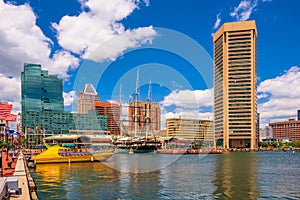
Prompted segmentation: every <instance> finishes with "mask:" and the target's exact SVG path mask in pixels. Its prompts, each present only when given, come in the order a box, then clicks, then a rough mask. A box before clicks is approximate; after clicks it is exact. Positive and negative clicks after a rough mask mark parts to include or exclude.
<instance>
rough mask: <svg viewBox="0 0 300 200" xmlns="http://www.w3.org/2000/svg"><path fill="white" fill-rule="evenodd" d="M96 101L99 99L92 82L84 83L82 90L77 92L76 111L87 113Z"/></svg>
mask: <svg viewBox="0 0 300 200" xmlns="http://www.w3.org/2000/svg"><path fill="white" fill-rule="evenodd" d="M96 101H100V100H99V97H98V93H97V92H96V90H95V88H94V86H93V85H92V84H85V86H84V88H83V91H82V92H80V93H79V100H78V104H77V107H78V108H77V112H78V113H80V114H87V113H88V111H89V110H91V109H93V105H94V103H95V102H96Z"/></svg>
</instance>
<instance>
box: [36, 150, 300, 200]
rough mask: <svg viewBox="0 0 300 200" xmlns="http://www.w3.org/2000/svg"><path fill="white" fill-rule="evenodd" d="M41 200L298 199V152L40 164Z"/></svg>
mask: <svg viewBox="0 0 300 200" xmlns="http://www.w3.org/2000/svg"><path fill="white" fill-rule="evenodd" d="M31 175H32V177H33V178H34V179H35V182H36V185H37V194H38V197H39V199H90V200H91V199H300V153H299V152H296V153H292V152H230V153H224V154H218V155H217V154H216V155H159V154H152V155H151V154H133V155H129V154H116V155H114V156H113V157H111V158H110V159H109V160H108V161H107V162H104V163H100V162H93V163H70V164H68V163H65V164H40V165H37V167H36V169H34V170H32V171H31Z"/></svg>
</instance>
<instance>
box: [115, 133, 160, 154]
mask: <svg viewBox="0 0 300 200" xmlns="http://www.w3.org/2000/svg"><path fill="white" fill-rule="evenodd" d="M114 145H115V146H116V147H117V151H116V153H155V152H156V150H158V149H160V148H161V146H162V144H161V142H160V141H158V140H157V139H156V138H155V137H150V138H145V137H143V138H129V137H127V138H124V139H119V140H116V141H115V142H114Z"/></svg>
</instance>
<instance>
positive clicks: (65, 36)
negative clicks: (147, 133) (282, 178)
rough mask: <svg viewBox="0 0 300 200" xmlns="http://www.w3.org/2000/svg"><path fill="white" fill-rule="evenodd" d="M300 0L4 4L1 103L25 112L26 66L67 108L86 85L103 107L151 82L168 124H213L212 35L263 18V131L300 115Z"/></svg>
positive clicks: (0, 23)
mask: <svg viewBox="0 0 300 200" xmlns="http://www.w3.org/2000/svg"><path fill="white" fill-rule="evenodd" d="M299 6H300V2H299V1H298V0H286V1H282V0H227V1H224V0H223V1H221V0H209V1H198V0H185V1H183V0H178V1H169V0H145V1H142V0H141V1H138V0H127V1H125V0H110V1H105V0H80V1H75V0H74V1H62V0H52V1H40V0H39V1H37V0H34V1H4V2H3V1H2V0H0V51H1V52H0V99H1V100H4V101H9V102H12V103H13V104H14V111H15V112H17V111H20V101H21V100H20V74H21V71H22V70H23V63H24V62H32V63H41V64H42V66H43V68H45V69H47V70H49V72H50V73H51V74H57V75H58V76H59V77H60V78H62V79H63V80H64V96H65V106H66V110H75V109H76V96H77V94H78V91H79V90H81V89H82V88H83V84H84V83H86V82H91V83H93V84H94V85H95V87H96V89H97V91H98V93H99V96H100V99H101V100H102V101H118V99H119V97H118V95H119V87H120V84H122V88H123V97H122V98H123V101H124V102H125V103H126V102H128V101H130V99H131V98H132V96H133V93H134V89H135V74H136V71H137V68H139V70H140V86H141V88H140V93H141V95H140V98H141V99H146V97H147V90H148V83H149V81H150V80H151V81H152V83H153V84H152V100H153V101H158V102H161V105H162V112H163V114H162V116H163V119H165V118H168V117H178V116H186V117H197V118H207V119H212V116H213V115H212V111H213V108H212V105H213V101H212V99H213V97H212V94H213V89H212V87H213V85H212V80H213V63H212V57H213V44H212V34H213V33H214V32H215V31H216V30H217V29H218V28H219V27H220V26H221V25H222V24H223V23H225V22H232V21H242V20H256V25H257V30H258V47H257V69H258V74H257V76H258V97H259V112H260V113H261V117H262V119H261V122H262V125H261V126H264V125H266V124H267V123H268V122H270V121H282V120H287V119H289V118H294V117H295V116H296V111H297V109H300V87H299V85H300V67H299V66H300V56H299V52H300V51H299V45H300V37H299V35H300V26H299V19H300V13H299V12H298V8H299Z"/></svg>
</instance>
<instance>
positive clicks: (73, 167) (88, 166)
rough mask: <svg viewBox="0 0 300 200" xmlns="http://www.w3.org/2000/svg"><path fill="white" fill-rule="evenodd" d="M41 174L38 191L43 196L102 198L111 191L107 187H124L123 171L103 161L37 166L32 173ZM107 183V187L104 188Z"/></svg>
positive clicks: (109, 194)
mask: <svg viewBox="0 0 300 200" xmlns="http://www.w3.org/2000/svg"><path fill="white" fill-rule="evenodd" d="M32 174H33V176H34V177H37V180H36V181H37V183H38V184H37V185H38V187H37V190H38V193H42V194H43V199H45V198H46V199H80V198H81V197H82V196H81V195H82V194H85V198H91V199H98V198H99V197H101V196H102V195H103V194H106V193H108V192H107V190H106V191H105V190H104V188H106V187H109V186H111V190H112V193H108V194H107V195H108V196H107V197H112V198H116V197H117V196H114V194H116V193H119V190H121V186H120V185H119V183H120V180H119V179H120V174H119V173H118V172H117V171H114V170H113V169H111V168H109V167H107V166H106V165H103V164H102V163H98V162H97V163H71V164H67V163H61V164H59V163H57V164H56V163H53V164H41V165H37V167H36V170H35V171H34V172H32ZM104 186H105V187H104Z"/></svg>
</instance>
